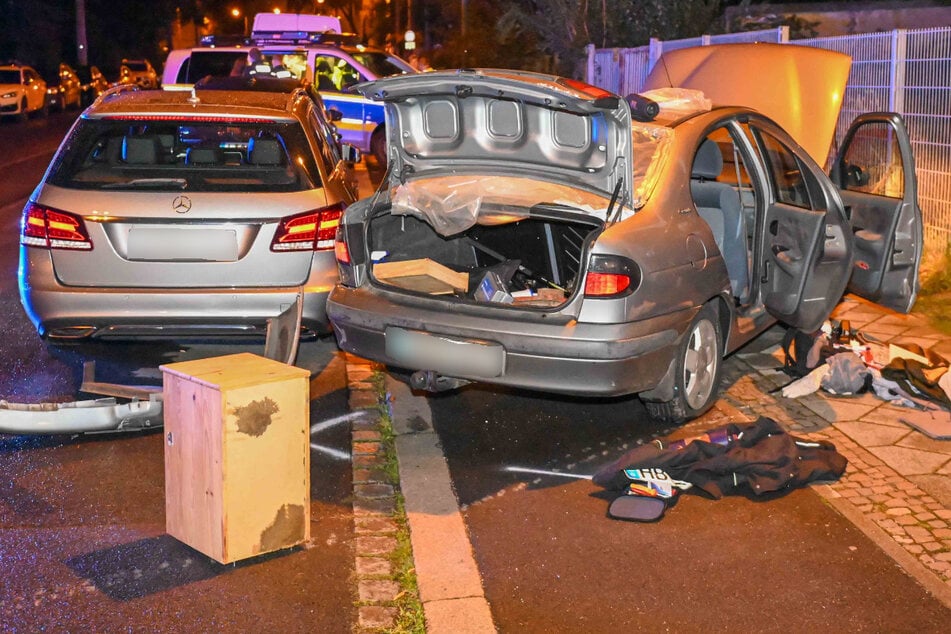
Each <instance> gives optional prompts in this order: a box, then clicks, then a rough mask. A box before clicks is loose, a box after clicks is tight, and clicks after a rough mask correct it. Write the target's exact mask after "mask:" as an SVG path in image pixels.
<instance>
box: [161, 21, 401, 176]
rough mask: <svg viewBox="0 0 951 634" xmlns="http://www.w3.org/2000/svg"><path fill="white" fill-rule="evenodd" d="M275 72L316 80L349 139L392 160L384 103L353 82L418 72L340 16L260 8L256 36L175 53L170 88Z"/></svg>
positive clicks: (167, 80)
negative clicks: (344, 28) (357, 35)
mask: <svg viewBox="0 0 951 634" xmlns="http://www.w3.org/2000/svg"><path fill="white" fill-rule="evenodd" d="M259 53H260V57H258V54H259ZM251 57H255V58H256V59H254V60H251V59H250V58H251ZM272 71H273V73H274V74H289V75H290V76H293V77H297V78H303V79H306V80H308V81H312V82H313V83H314V85H315V86H317V89H318V90H319V91H320V94H321V96H322V97H323V100H324V103H325V105H326V106H327V108H328V109H333V110H338V111H339V112H340V113H341V114H342V115H343V117H342V118H341V119H340V120H338V121H337V122H336V126H337V130H338V131H339V133H340V136H341V141H342V142H344V143H349V144H351V145H353V146H354V147H357V148H359V149H360V150H361V151H363V152H365V153H370V154H373V156H374V157H375V158H376V160H377V161H378V162H379V163H380V164H381V165H383V164H385V163H386V160H387V159H386V154H387V147H386V132H385V128H384V112H383V105H382V104H381V103H375V102H372V101H370V100H368V99H366V98H364V97H362V96H360V95H359V94H357V93H355V92H352V91H351V87H352V86H354V85H355V84H358V83H361V82H364V81H371V80H374V79H378V78H381V77H388V76H390V75H399V74H404V73H415V72H416V70H415V69H414V68H413V67H412V66H410V65H409V63H407V62H406V61H405V60H403V59H400V58H399V57H397V56H395V55H391V54H389V53H386V52H385V51H382V50H378V49H373V48H369V47H366V46H363V45H362V44H359V43H357V42H356V41H355V39H354V36H352V35H350V34H345V33H342V32H341V26H340V19H339V18H335V17H331V16H324V15H309V14H293V13H282V14H274V13H260V14H258V15H257V16H256V17H255V19H254V26H253V28H252V32H251V37H250V38H247V39H242V40H241V41H238V42H235V41H230V42H228V41H222V40H221V39H220V38H215V37H209V38H205V39H204V40H203V41H202V46H200V47H195V48H189V49H176V50H173V51H171V52H170V53H169V56H168V59H167V60H166V62H165V72H164V74H163V77H162V86H163V87H164V88H165V89H166V90H190V89H191V87H192V85H194V83H195V82H196V81H199V80H200V79H202V78H204V77H207V76H209V75H211V76H227V75H231V74H237V73H245V74H248V73H268V72H272Z"/></svg>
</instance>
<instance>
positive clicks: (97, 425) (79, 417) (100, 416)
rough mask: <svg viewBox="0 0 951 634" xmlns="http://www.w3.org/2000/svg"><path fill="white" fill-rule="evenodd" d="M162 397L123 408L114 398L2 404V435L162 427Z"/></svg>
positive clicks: (150, 397)
mask: <svg viewBox="0 0 951 634" xmlns="http://www.w3.org/2000/svg"><path fill="white" fill-rule="evenodd" d="M162 424H163V418H162V395H161V394H152V395H150V396H149V400H147V401H140V400H134V401H132V402H131V403H122V404H119V403H117V402H116V399H114V398H101V399H95V400H90V401H72V402H69V403H36V404H26V403H8V402H7V401H4V400H0V433H4V434H76V433H89V432H104V431H127V430H132V429H146V428H149V427H161V426H162Z"/></svg>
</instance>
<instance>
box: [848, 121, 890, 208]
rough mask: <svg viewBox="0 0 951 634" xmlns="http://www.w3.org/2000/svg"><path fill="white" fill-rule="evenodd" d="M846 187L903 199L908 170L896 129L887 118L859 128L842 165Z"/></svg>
mask: <svg viewBox="0 0 951 634" xmlns="http://www.w3.org/2000/svg"><path fill="white" fill-rule="evenodd" d="M840 168H841V173H842V175H843V179H842V180H843V183H842V184H843V186H844V189H847V190H849V191H854V192H864V193H866V194H875V195H876V196H887V197H889V198H902V197H903V196H904V195H905V171H904V167H903V166H902V162H901V150H900V149H899V146H898V139H897V138H896V136H895V129H894V128H893V127H892V126H890V125H889V124H888V123H885V122H884V121H873V122H869V123H866V124H864V125H862V126H860V127H859V128H857V129H856V131H855V135H854V136H853V137H852V140H851V142H850V143H849V147H848V148H847V149H846V151H845V154H844V155H843V157H842V164H841V165H840Z"/></svg>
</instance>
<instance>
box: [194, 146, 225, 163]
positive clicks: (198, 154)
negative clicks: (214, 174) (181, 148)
mask: <svg viewBox="0 0 951 634" xmlns="http://www.w3.org/2000/svg"><path fill="white" fill-rule="evenodd" d="M223 158H224V157H223V156H222V154H221V150H219V149H218V148H214V147H190V148H188V152H186V153H185V164H186V165H220V164H221V162H222V160H223Z"/></svg>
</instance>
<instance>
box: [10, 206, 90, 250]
mask: <svg viewBox="0 0 951 634" xmlns="http://www.w3.org/2000/svg"><path fill="white" fill-rule="evenodd" d="M20 244H22V245H25V246H29V247H39V248H42V249H79V250H84V251H89V250H92V241H91V240H90V239H89V233H88V232H87V231H86V224H85V223H84V222H83V219H82V218H80V217H79V216H77V215H75V214H71V213H68V212H66V211H60V210H59V209H51V208H50V207H44V206H43V205H38V204H36V203H28V204H27V206H26V207H25V208H24V209H23V217H22V218H21V220H20Z"/></svg>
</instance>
